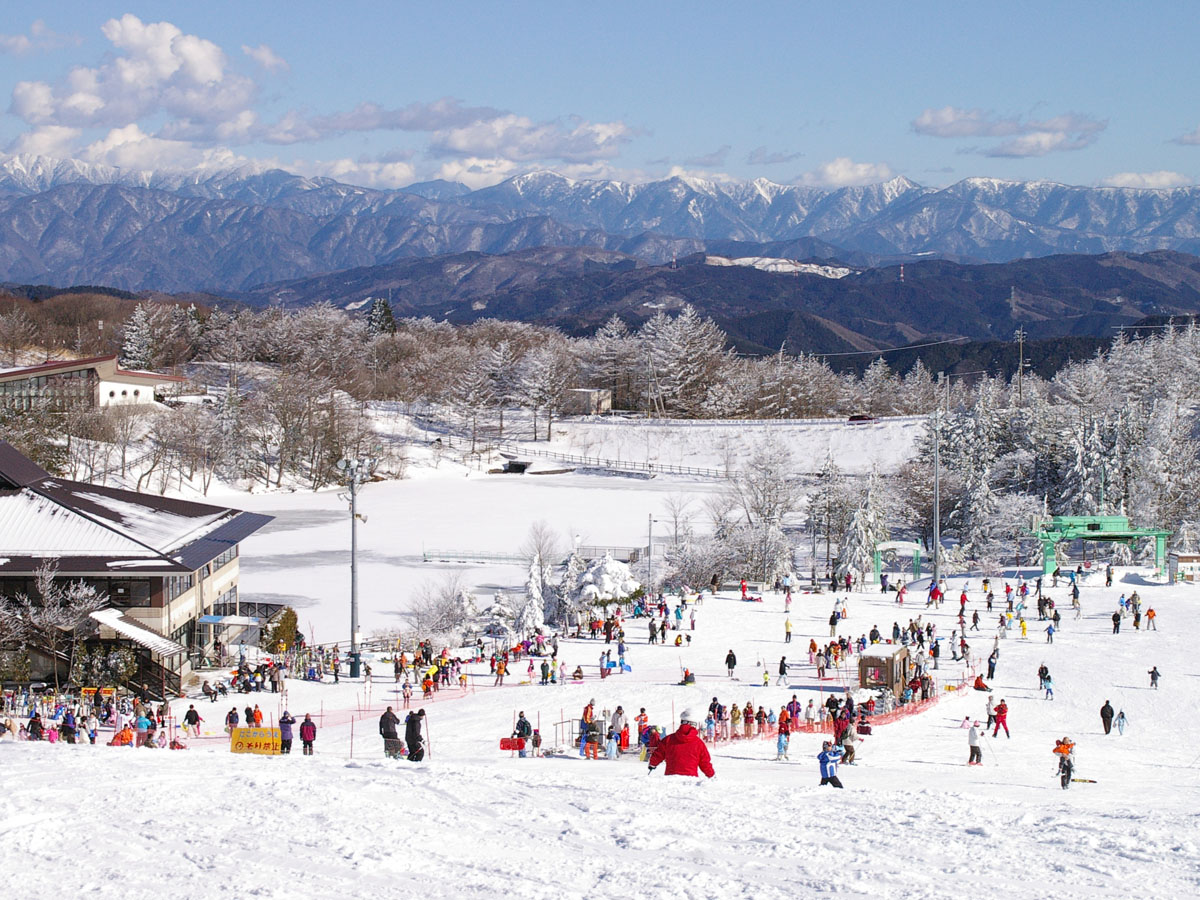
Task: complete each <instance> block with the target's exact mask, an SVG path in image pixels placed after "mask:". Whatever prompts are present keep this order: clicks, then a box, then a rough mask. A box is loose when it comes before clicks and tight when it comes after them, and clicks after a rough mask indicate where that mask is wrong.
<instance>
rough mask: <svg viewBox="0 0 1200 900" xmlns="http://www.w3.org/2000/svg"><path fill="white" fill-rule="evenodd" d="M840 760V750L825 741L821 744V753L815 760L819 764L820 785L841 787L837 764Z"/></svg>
mask: <svg viewBox="0 0 1200 900" xmlns="http://www.w3.org/2000/svg"><path fill="white" fill-rule="evenodd" d="M841 758H842V748H841V747H836V746H834V745H833V744H832V743H831V742H829V741H825V742H823V743H822V744H821V752H820V753H819V754H817V760H818V761H819V762H820V764H821V785H820V786H823V785H826V784H831V785H833V786H834V787H835V788H840V787H842V782H841V781H840V780H838V776H837V764H838V760H840V759H841Z"/></svg>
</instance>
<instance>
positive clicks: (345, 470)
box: [337, 457, 375, 678]
mask: <svg viewBox="0 0 1200 900" xmlns="http://www.w3.org/2000/svg"><path fill="white" fill-rule="evenodd" d="M337 468H338V471H339V472H341V473H342V474H343V475H345V476H346V479H347V481H348V482H349V483H350V677H351V678H358V677H359V676H360V675H361V674H362V653H360V652H359V649H358V486H359V484H361V482H362V479H364V478H369V477H370V476H371V472H372V470H374V468H375V460H373V459H370V458H366V457H364V458H362V459H339V460H338V461H337ZM363 521H366V520H365V519H364V520H363Z"/></svg>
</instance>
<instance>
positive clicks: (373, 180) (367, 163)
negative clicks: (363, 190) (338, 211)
mask: <svg viewBox="0 0 1200 900" xmlns="http://www.w3.org/2000/svg"><path fill="white" fill-rule="evenodd" d="M291 171H294V172H300V173H301V174H304V175H324V176H325V177H327V178H332V179H334V180H335V181H344V182H346V183H347V184H356V185H360V186H362V187H372V188H398V187H403V186H404V185H406V184H412V182H413V181H415V180H416V170H415V169H414V168H413V166H412V164H411V163H408V162H404V161H403V160H392V161H390V162H389V161H382V160H353V159H331V160H321V161H300V160H297V161H296V162H295V163H294V164H293V165H292V166H291Z"/></svg>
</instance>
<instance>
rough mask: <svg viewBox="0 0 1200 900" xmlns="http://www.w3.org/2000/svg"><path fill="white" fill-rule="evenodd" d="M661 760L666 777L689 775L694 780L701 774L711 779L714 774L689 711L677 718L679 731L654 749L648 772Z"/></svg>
mask: <svg viewBox="0 0 1200 900" xmlns="http://www.w3.org/2000/svg"><path fill="white" fill-rule="evenodd" d="M663 760H666V762H667V774H668V775H690V776H692V777H693V778H695V777H696V776H697V775H698V774H699V773H700V772H703V773H704V774H705V775H706V776H708V777H709V778H712V777H713V776H714V775H715V774H716V772H714V771H713V767H712V760H711V758H710V757H709V755H708V748H707V747H706V746H704V741H702V740H701V739H700V735H699V734H698V733H697V732H696V719H695V717H694V716H693V715H692V711H691V710H690V709H685V710H684V711H683V713H682V714H681V715H680V716H679V730H678V731H676V732H675V733H674V734H672V735H670V736H669V737H666V738H664V739H663V740H662V742H661V743H660V744H659V745H658V746H657V747H655V748H654V753H653V754H652V755H651V756H650V771H651V772H653V771H654V769H655V768H656V767H657V766H658V764H659V763H661V762H662V761H663Z"/></svg>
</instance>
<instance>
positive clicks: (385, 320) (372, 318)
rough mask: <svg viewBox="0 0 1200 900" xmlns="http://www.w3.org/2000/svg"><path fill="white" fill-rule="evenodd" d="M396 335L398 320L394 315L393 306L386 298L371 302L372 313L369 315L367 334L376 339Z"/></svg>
mask: <svg viewBox="0 0 1200 900" xmlns="http://www.w3.org/2000/svg"><path fill="white" fill-rule="evenodd" d="M395 333H396V319H395V317H394V316H393V315H392V305H391V304H390V303H388V301H387V298H386V297H376V298H375V299H374V300H373V301H372V302H371V310H370V312H368V313H367V334H368V335H370V336H371V337H373V338H374V337H379V336H380V335H383V334H395Z"/></svg>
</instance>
